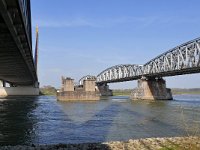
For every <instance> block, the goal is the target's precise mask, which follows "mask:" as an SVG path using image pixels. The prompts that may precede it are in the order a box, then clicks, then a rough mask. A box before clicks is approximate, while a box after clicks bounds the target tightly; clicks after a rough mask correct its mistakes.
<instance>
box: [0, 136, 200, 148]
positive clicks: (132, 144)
mask: <svg viewBox="0 0 200 150" xmlns="http://www.w3.org/2000/svg"><path fill="white" fill-rule="evenodd" d="M13 149H14V150H23V149H26V150H49V149H52V150H53V149H62V150H65V149H66V150H90V149H95V150H101V149H104V150H122V149H126V150H141V149H143V150H169V149H170V150H187V149H188V150H189V149H193V150H197V149H200V136H189V137H163V138H143V139H130V140H128V141H111V142H103V143H81V144H56V145H33V144H32V145H31V146H25V145H17V146H2V147H1V146H0V150H13Z"/></svg>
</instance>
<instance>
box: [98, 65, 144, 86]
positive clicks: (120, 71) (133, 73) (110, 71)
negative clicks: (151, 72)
mask: <svg viewBox="0 0 200 150" xmlns="http://www.w3.org/2000/svg"><path fill="white" fill-rule="evenodd" d="M142 73H143V65H136V64H121V65H116V66H113V67H110V68H107V69H106V70H104V71H102V72H101V73H100V74H98V75H97V83H110V82H120V81H128V80H131V79H132V80H133V79H137V78H139V77H140V76H141V75H142Z"/></svg>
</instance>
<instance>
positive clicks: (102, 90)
mask: <svg viewBox="0 0 200 150" xmlns="http://www.w3.org/2000/svg"><path fill="white" fill-rule="evenodd" d="M97 90H98V91H99V92H100V94H101V96H112V95H113V92H112V90H110V89H109V86H108V85H107V84H102V85H97Z"/></svg>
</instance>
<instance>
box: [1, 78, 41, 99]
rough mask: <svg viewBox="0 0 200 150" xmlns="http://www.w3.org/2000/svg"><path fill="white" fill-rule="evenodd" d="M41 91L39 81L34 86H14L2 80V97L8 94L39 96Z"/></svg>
mask: <svg viewBox="0 0 200 150" xmlns="http://www.w3.org/2000/svg"><path fill="white" fill-rule="evenodd" d="M39 93H40V90H39V83H38V82H37V83H35V85H33V86H14V85H12V84H9V83H7V84H6V82H5V81H2V80H0V98H1V97H7V96H38V95H39Z"/></svg>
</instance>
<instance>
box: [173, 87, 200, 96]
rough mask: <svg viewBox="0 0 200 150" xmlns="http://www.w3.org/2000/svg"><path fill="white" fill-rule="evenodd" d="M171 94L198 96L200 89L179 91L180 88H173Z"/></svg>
mask: <svg viewBox="0 0 200 150" xmlns="http://www.w3.org/2000/svg"><path fill="white" fill-rule="evenodd" d="M171 90H172V94H173V95H178V94H200V88H192V89H181V88H173V89H171Z"/></svg>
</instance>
